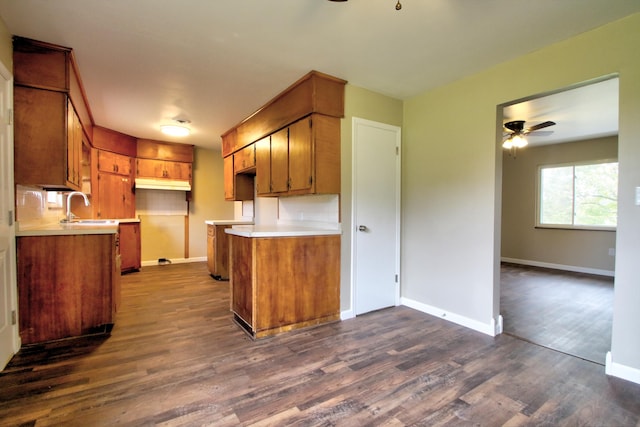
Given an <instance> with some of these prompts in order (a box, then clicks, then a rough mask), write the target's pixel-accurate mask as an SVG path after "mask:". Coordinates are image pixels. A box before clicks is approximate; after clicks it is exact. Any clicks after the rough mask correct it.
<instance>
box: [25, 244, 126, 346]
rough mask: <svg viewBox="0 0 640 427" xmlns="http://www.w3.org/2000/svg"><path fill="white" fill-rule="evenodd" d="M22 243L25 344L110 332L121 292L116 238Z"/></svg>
mask: <svg viewBox="0 0 640 427" xmlns="http://www.w3.org/2000/svg"><path fill="white" fill-rule="evenodd" d="M16 241H17V260H18V261H17V266H18V271H17V274H18V276H17V278H18V300H19V313H20V315H19V319H20V320H19V329H20V338H21V340H22V344H33V343H38V342H44V341H51V340H56V339H61V338H68V337H74V336H80V335H86V334H90V333H96V332H107V331H109V330H110V328H111V326H113V324H114V321H115V312H116V309H117V306H116V304H117V301H118V300H119V289H120V288H119V276H120V274H119V272H117V270H116V266H117V253H116V234H115V233H111V234H77V235H56V236H24V237H18V238H17V239H16Z"/></svg>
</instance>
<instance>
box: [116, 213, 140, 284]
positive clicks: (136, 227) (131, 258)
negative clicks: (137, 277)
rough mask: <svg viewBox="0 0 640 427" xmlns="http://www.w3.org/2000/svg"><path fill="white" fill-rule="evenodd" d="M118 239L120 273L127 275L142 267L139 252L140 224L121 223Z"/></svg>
mask: <svg viewBox="0 0 640 427" xmlns="http://www.w3.org/2000/svg"><path fill="white" fill-rule="evenodd" d="M118 233H119V239H120V272H121V273H128V272H131V271H137V270H140V267H141V265H142V259H141V252H140V223H139V222H121V223H120V226H119V229H118Z"/></svg>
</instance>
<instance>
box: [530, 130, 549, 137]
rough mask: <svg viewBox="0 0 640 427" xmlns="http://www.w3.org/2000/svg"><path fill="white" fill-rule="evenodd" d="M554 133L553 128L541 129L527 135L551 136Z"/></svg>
mask: <svg viewBox="0 0 640 427" xmlns="http://www.w3.org/2000/svg"><path fill="white" fill-rule="evenodd" d="M551 134H553V131H552V130H539V131H536V132H534V133H527V136H549V135H551Z"/></svg>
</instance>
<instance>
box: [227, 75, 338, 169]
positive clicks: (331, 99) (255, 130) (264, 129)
mask: <svg viewBox="0 0 640 427" xmlns="http://www.w3.org/2000/svg"><path fill="white" fill-rule="evenodd" d="M346 83H347V82H346V81H345V80H342V79H339V78H336V77H333V76H330V75H327V74H324V73H320V72H318V71H310V72H309V73H307V74H306V75H304V76H302V77H301V78H300V79H299V80H298V81H296V82H295V83H293V84H292V85H291V86H289V87H288V88H286V89H285V90H283V91H282V92H280V94H278V95H277V96H276V97H274V98H273V99H271V100H269V102H267V103H266V104H265V105H264V106H262V107H261V108H259V109H258V110H257V111H256V112H254V113H253V114H251V115H250V116H249V117H247V118H246V119H244V120H242V122H240V123H239V124H238V125H236V126H234V127H233V128H231V129H229V130H228V131H227V132H225V133H224V134H222V157H227V156H228V155H230V154H232V153H234V152H236V151H238V150H239V149H241V148H242V147H246V146H247V145H249V144H251V143H253V142H255V141H258V140H260V139H262V138H264V137H265V136H268V135H271V134H272V133H274V132H276V131H278V130H279V129H282V128H284V127H286V126H288V125H290V124H291V123H294V122H296V121H297V120H299V119H301V118H303V117H307V116H308V115H309V114H312V113H320V114H323V115H325V116H330V117H336V118H341V117H344V87H345V85H346Z"/></svg>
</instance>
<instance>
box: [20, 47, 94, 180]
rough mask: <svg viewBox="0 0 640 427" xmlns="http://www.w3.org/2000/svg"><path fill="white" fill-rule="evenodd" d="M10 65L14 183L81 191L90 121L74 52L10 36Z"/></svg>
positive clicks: (90, 131) (89, 134) (90, 128)
mask: <svg viewBox="0 0 640 427" xmlns="http://www.w3.org/2000/svg"><path fill="white" fill-rule="evenodd" d="M13 65H14V117H15V121H14V133H15V136H14V153H15V154H14V156H15V157H14V158H15V161H14V170H15V183H16V184H22V185H36V186H40V187H43V188H56V189H71V190H82V189H83V180H82V179H83V174H84V173H85V172H86V171H83V168H82V167H83V151H82V150H83V148H82V147H83V144H88V145H90V143H91V138H92V135H93V119H92V117H91V111H90V109H89V106H88V104H87V103H86V100H85V97H84V89H83V88H82V83H81V81H80V75H79V73H78V69H77V66H76V63H75V60H74V57H73V52H72V50H71V49H70V48H66V47H62V46H56V45H52V44H49V43H44V42H38V41H35V40H31V39H26V38H22V37H14V41H13ZM84 158H85V160H86V159H87V156H85V157H84ZM85 166H86V165H85Z"/></svg>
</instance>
